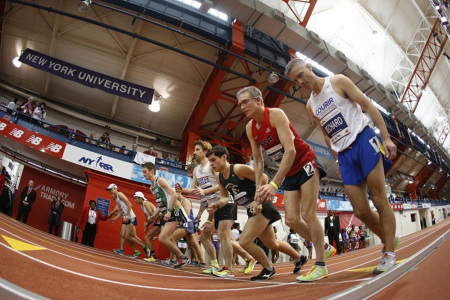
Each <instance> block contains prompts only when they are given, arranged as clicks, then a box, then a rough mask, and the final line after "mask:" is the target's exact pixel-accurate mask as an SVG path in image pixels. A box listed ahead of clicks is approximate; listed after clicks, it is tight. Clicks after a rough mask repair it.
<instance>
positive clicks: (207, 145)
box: [194, 140, 212, 151]
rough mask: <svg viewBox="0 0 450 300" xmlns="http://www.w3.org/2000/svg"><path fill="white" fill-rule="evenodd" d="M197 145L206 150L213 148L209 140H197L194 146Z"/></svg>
mask: <svg viewBox="0 0 450 300" xmlns="http://www.w3.org/2000/svg"><path fill="white" fill-rule="evenodd" d="M197 145H198V146H200V147H202V149H203V150H206V151H208V150H211V148H212V146H211V144H210V143H209V142H207V141H202V140H197V141H195V142H194V147H195V146H197Z"/></svg>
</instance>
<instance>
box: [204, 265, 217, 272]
mask: <svg viewBox="0 0 450 300" xmlns="http://www.w3.org/2000/svg"><path fill="white" fill-rule="evenodd" d="M219 271H220V269H219V268H218V267H215V266H211V268H208V269H206V270H203V274H214V272H219Z"/></svg>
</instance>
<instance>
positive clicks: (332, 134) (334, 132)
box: [320, 109, 350, 144]
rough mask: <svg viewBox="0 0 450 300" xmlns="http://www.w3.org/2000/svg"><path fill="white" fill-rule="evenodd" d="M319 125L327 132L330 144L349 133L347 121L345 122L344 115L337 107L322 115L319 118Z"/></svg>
mask: <svg viewBox="0 0 450 300" xmlns="http://www.w3.org/2000/svg"><path fill="white" fill-rule="evenodd" d="M320 125H321V126H322V128H323V129H324V130H325V132H326V133H327V135H328V137H329V138H330V142H331V143H332V144H334V143H336V142H338V141H339V140H341V139H342V138H344V137H345V136H347V135H348V134H350V129H349V128H348V125H347V122H345V119H344V116H343V115H342V113H341V112H340V111H339V110H338V109H334V110H332V111H331V112H330V113H328V114H327V115H326V116H324V118H323V119H322V120H320Z"/></svg>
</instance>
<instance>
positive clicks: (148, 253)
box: [144, 245, 152, 258]
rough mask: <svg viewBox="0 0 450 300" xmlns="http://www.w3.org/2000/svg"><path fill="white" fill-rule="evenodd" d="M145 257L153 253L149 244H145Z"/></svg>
mask: <svg viewBox="0 0 450 300" xmlns="http://www.w3.org/2000/svg"><path fill="white" fill-rule="evenodd" d="M144 252H145V258H149V257H150V256H151V255H152V254H151V252H150V248H148V246H147V245H144Z"/></svg>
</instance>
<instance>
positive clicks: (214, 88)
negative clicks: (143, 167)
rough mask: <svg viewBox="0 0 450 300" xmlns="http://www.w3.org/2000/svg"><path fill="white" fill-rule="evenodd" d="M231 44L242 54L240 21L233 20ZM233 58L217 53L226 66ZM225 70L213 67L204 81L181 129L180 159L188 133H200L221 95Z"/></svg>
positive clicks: (242, 38) (229, 64) (242, 39)
mask: <svg viewBox="0 0 450 300" xmlns="http://www.w3.org/2000/svg"><path fill="white" fill-rule="evenodd" d="M232 32H233V44H232V45H231V46H230V51H233V52H234V53H236V54H239V55H242V54H243V53H244V50H245V45H244V27H243V25H242V22H240V21H235V22H234V24H233V30H232ZM234 60H235V56H233V55H229V54H227V53H225V52H222V53H220V54H219V59H218V61H217V63H218V64H221V65H223V66H225V67H227V68H229V67H231V64H232V63H233V61H234ZM226 75H227V72H226V71H224V70H221V69H218V68H214V69H213V70H212V72H211V75H210V76H209V78H208V80H207V81H206V82H205V85H204V89H203V91H202V93H201V95H200V98H199V100H198V101H197V104H196V105H195V108H194V110H193V112H192V114H191V117H190V119H189V121H188V122H187V125H186V127H185V128H184V131H183V138H182V140H181V151H180V159H181V161H184V160H185V159H186V158H187V157H188V154H187V150H188V148H189V138H188V136H189V134H191V133H194V134H197V135H198V134H200V126H201V124H202V122H203V120H204V118H205V116H206V114H207V113H208V110H209V108H210V106H211V104H213V103H214V102H216V101H218V100H219V98H220V96H221V91H220V86H221V85H222V81H223V80H224V78H225V76H226Z"/></svg>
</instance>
